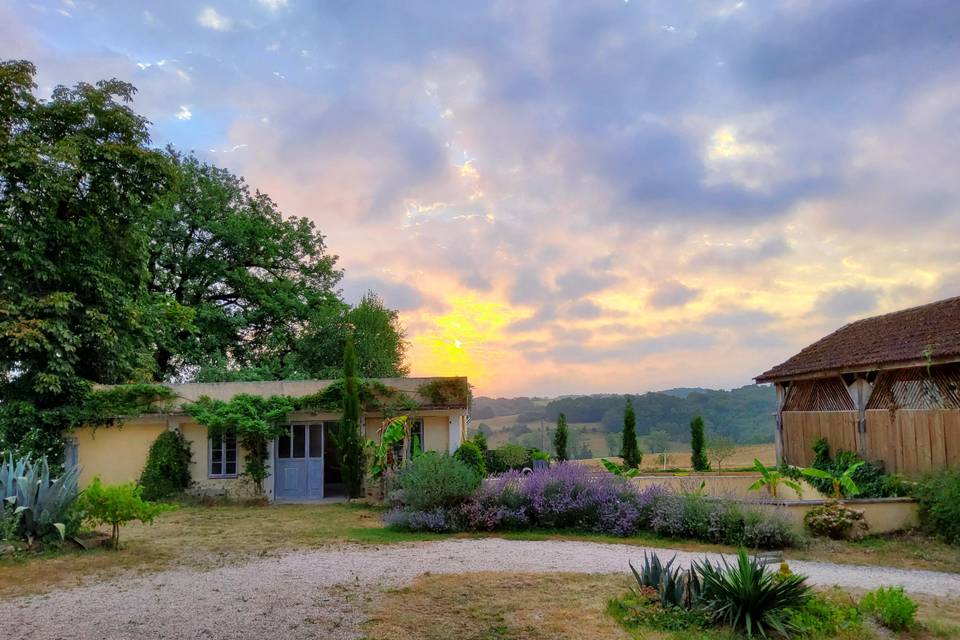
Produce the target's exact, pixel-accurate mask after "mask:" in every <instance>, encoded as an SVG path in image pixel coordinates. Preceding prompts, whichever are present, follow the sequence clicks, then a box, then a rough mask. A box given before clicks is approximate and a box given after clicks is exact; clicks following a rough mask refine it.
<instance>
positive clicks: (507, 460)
mask: <svg viewBox="0 0 960 640" xmlns="http://www.w3.org/2000/svg"><path fill="white" fill-rule="evenodd" d="M494 452H495V453H496V455H497V458H499V459H500V464H501V465H503V467H504V468H505V469H523V468H524V467H529V466H530V452H529V451H527V449H526V448H524V447H522V446H520V445H519V444H513V443H509V444H505V445H501V446H499V447H497V448H496V449H494Z"/></svg>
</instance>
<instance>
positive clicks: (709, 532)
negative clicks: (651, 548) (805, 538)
mask: <svg viewBox="0 0 960 640" xmlns="http://www.w3.org/2000/svg"><path fill="white" fill-rule="evenodd" d="M649 527H650V529H652V530H653V531H654V532H655V533H657V534H659V535H661V536H664V537H667V538H692V539H695V540H702V541H704V542H716V543H720V544H729V545H733V546H747V547H755V548H760V549H779V548H783V547H791V546H794V545H796V544H797V542H798V540H799V536H798V535H797V532H796V530H795V528H794V526H793V525H792V524H791V522H790V521H789V519H787V517H786V516H785V515H784V514H782V513H781V512H779V511H777V510H774V509H770V508H763V507H755V506H749V505H742V504H740V503H737V502H732V501H729V500H717V499H711V498H707V497H704V496H700V495H696V494H686V495H675V494H669V493H667V494H664V495H662V496H660V497H659V498H658V499H657V500H656V501H655V502H654V504H653V507H652V509H651V514H650V520H649Z"/></svg>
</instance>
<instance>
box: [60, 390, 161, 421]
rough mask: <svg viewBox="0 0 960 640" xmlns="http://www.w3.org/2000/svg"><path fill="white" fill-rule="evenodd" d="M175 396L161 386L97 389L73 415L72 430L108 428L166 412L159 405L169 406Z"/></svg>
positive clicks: (72, 412)
mask: <svg viewBox="0 0 960 640" xmlns="http://www.w3.org/2000/svg"><path fill="white" fill-rule="evenodd" d="M174 397H175V394H174V393H173V391H171V390H170V389H169V388H168V387H165V386H163V385H159V384H125V385H119V386H115V387H108V388H104V389H94V390H92V391H90V393H89V394H88V395H87V397H86V398H85V399H84V401H83V402H81V403H80V404H79V405H77V406H76V407H75V408H74V409H73V410H72V411H71V416H70V423H71V425H72V426H73V427H79V426H91V427H108V426H112V425H114V424H116V423H117V422H120V421H125V420H129V419H130V418H136V417H138V416H141V415H143V414H145V413H149V412H151V411H157V410H163V409H164V408H166V407H164V406H162V405H161V406H159V407H158V406H157V403H159V402H166V403H170V402H171V401H172V400H173V398H174Z"/></svg>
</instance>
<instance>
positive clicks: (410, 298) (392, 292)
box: [342, 274, 429, 311]
mask: <svg viewBox="0 0 960 640" xmlns="http://www.w3.org/2000/svg"><path fill="white" fill-rule="evenodd" d="M342 285H343V295H344V299H345V300H346V301H347V302H349V303H351V304H356V303H357V302H359V301H360V298H361V297H363V295H364V294H365V293H367V292H368V291H373V292H374V293H376V294H377V295H379V296H380V297H381V298H382V299H383V301H384V304H386V305H387V306H388V307H391V308H393V309H399V310H400V311H411V310H414V309H418V308H420V307H422V306H424V305H426V304H428V302H429V300H428V298H427V297H426V296H424V295H423V294H422V293H421V292H420V291H419V290H418V289H417V288H416V287H414V286H413V285H410V284H407V283H405V282H396V281H393V280H387V279H385V278H378V277H373V276H370V277H362V276H361V277H356V276H351V275H349V274H348V276H347V277H345V278H344V280H343V282H342Z"/></svg>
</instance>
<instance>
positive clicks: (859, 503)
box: [771, 498, 920, 535]
mask: <svg viewBox="0 0 960 640" xmlns="http://www.w3.org/2000/svg"><path fill="white" fill-rule="evenodd" d="M824 502H826V500H785V501H782V502H777V503H775V504H776V506H777V507H778V508H779V509H780V510H781V511H782V512H784V513H786V514H787V515H789V516H790V519H791V520H793V521H794V522H795V523H796V524H797V526H799V527H803V517H804V516H805V515H807V512H808V511H810V509H812V508H813V507H816V506H817V505H821V504H823V503H824ZM771 504H774V503H771ZM844 504H846V505H847V506H848V507H850V508H851V509H857V510H859V511H863V517H864V520H866V521H867V525H868V526H869V529H868V530H867V535H872V534H877V533H893V532H894V531H905V530H907V529H913V528H914V527H918V526H919V525H920V515H919V511H918V505H917V501H916V500H914V499H912V498H866V499H862V500H844Z"/></svg>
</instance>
